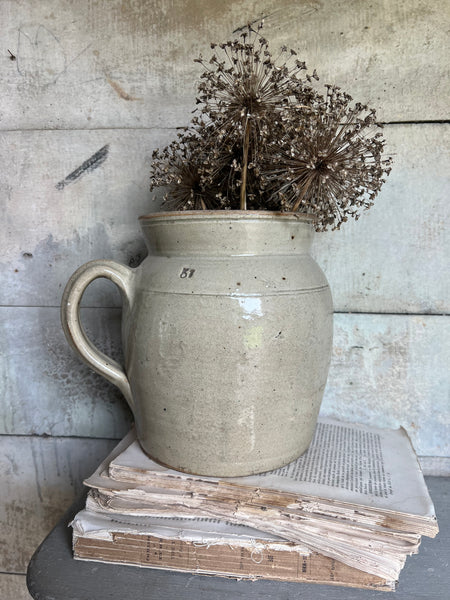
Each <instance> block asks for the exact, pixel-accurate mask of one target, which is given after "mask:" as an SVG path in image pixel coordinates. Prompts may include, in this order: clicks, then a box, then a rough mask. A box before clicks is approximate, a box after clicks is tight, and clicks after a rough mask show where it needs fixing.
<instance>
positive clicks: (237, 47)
mask: <svg viewBox="0 0 450 600" xmlns="http://www.w3.org/2000/svg"><path fill="white" fill-rule="evenodd" d="M261 28H262V24H261V25H260V26H259V27H258V29H257V30H255V29H253V28H252V26H251V25H248V27H247V28H246V31H245V32H244V33H243V34H241V36H240V39H236V40H234V41H228V42H226V43H223V44H219V45H218V46H217V45H216V44H211V48H212V49H213V50H216V49H218V51H220V52H218V55H219V56H218V55H216V54H214V55H213V56H212V57H211V59H210V60H209V62H206V61H205V60H203V59H202V58H199V59H197V62H199V63H201V64H202V65H203V67H204V68H205V72H204V73H203V74H202V76H201V77H202V81H201V83H200V85H199V95H198V98H197V103H198V104H200V105H202V108H201V112H202V114H203V116H205V117H207V119H208V120H209V122H210V123H211V124H213V126H214V127H215V129H216V131H217V148H218V149H219V150H218V152H219V153H220V154H222V155H223V154H228V155H233V157H234V158H233V160H234V161H237V164H238V166H239V169H238V170H239V171H240V181H239V183H240V208H241V209H245V208H247V202H246V196H247V185H248V176H249V170H250V169H251V168H255V167H257V166H258V162H259V159H260V156H261V154H262V149H263V148H264V146H265V144H266V141H267V139H268V138H270V136H271V133H272V127H273V124H274V123H275V122H276V121H277V119H278V118H279V116H280V111H281V110H282V109H283V108H284V107H286V106H289V105H291V104H299V103H302V102H306V101H310V98H311V97H314V96H315V93H314V92H313V90H312V88H311V87H310V86H305V84H304V81H303V80H302V79H301V77H300V74H301V73H302V71H305V70H306V65H305V63H304V62H300V61H299V60H296V59H294V56H295V55H296V53H295V52H294V51H293V50H291V51H288V49H287V48H286V47H283V48H282V49H281V51H280V54H279V56H278V57H276V58H275V59H274V58H273V57H272V55H271V53H270V51H269V44H268V42H267V40H266V39H265V38H264V37H262V36H261V35H260V29H261ZM216 51H217V50H216ZM283 55H284V56H286V55H287V56H286V58H285V59H284V62H283V61H282V56H283ZM312 77H314V78H317V74H316V72H315V71H314V73H313V75H312V76H310V75H306V79H307V80H309V81H311V79H312ZM220 148H221V149H220ZM236 148H237V149H238V151H239V155H238V156H237V157H236ZM254 183H255V182H254ZM253 187H255V186H254V185H253ZM257 191H258V192H259V190H257ZM250 193H251V192H250Z"/></svg>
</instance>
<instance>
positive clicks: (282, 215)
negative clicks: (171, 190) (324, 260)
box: [138, 210, 317, 223]
mask: <svg viewBox="0 0 450 600" xmlns="http://www.w3.org/2000/svg"><path fill="white" fill-rule="evenodd" d="M199 217H200V218H204V219H233V218H234V219H243V220H245V218H246V217H249V218H252V219H261V220H267V221H272V220H277V219H282V220H293V221H294V220H295V221H298V222H306V223H313V222H314V221H317V217H315V216H314V215H311V214H308V213H298V212H281V211H272V210H180V211H175V210H174V211H165V212H155V213H148V214H146V215H141V216H140V217H138V219H139V221H150V220H152V219H172V218H178V219H179V218H185V219H187V220H190V219H191V218H192V219H194V218H199Z"/></svg>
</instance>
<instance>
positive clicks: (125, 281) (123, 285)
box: [61, 260, 134, 410]
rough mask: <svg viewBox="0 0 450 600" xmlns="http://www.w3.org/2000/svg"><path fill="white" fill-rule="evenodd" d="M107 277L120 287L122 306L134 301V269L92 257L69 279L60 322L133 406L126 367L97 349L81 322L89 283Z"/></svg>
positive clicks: (84, 355)
mask: <svg viewBox="0 0 450 600" xmlns="http://www.w3.org/2000/svg"><path fill="white" fill-rule="evenodd" d="M98 277H104V278H106V279H109V280H111V281H112V282H113V283H115V284H116V285H117V287H118V288H119V289H120V292H121V296H122V302H123V306H124V307H125V306H127V307H128V308H129V306H130V305H131V299H132V289H133V288H132V279H133V271H132V269H130V268H128V267H126V266H125V265H121V264H120V263H117V262H115V261H112V260H93V261H91V262H88V263H86V264H84V265H83V266H81V267H80V268H79V269H78V270H77V271H75V273H74V274H73V275H72V277H71V278H70V279H69V281H68V282H67V285H66V288H65V290H64V294H63V297H62V300H61V322H62V326H63V330H64V333H65V336H66V338H67V341H68V342H69V344H70V345H71V346H72V348H73V349H74V350H75V352H76V353H77V354H78V355H79V356H80V358H81V359H82V360H83V361H84V362H85V363H87V364H88V365H89V366H90V367H91V368H92V369H94V371H96V372H97V373H99V374H100V375H103V377H105V378H106V379H108V381H111V382H112V383H114V385H116V386H117V387H118V388H119V389H120V391H121V392H122V394H123V395H124V396H125V399H126V401H127V402H128V404H129V405H130V408H131V409H132V410H133V407H134V403H133V397H132V394H131V388H130V383H129V381H128V377H127V375H126V373H125V370H124V369H123V367H122V366H121V365H119V363H118V362H116V361H115V360H113V359H111V358H108V356H106V354H104V353H103V352H101V351H100V350H98V349H97V348H96V347H95V346H94V344H93V343H92V342H91V341H90V340H89V338H88V337H87V335H86V333H85V331H84V329H83V326H82V325H81V322H80V302H81V298H82V297H83V294H84V291H85V290H86V288H87V286H88V285H89V284H90V283H91V282H92V281H94V279H97V278H98Z"/></svg>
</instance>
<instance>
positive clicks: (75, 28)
mask: <svg viewBox="0 0 450 600" xmlns="http://www.w3.org/2000/svg"><path fill="white" fill-rule="evenodd" d="M3 5H4V6H3V11H2V17H3V19H2V35H3V39H4V40H5V46H6V47H7V48H9V49H10V51H11V52H12V54H13V55H15V56H16V60H15V61H11V60H9V57H7V58H8V60H4V61H0V81H2V82H3V87H4V93H3V94H2V98H3V101H2V106H1V108H0V124H1V127H2V128H3V129H17V128H43V127H51V128H65V129H68V128H69V129H70V128H73V129H79V128H98V127H102V128H105V127H133V128H134V127H137V126H138V127H176V126H182V125H185V124H186V123H187V122H188V121H189V119H190V113H191V110H192V108H193V106H194V104H195V93H196V81H197V80H198V77H199V74H200V71H199V68H198V65H195V64H194V63H193V59H194V58H196V57H197V56H198V55H199V53H200V52H203V54H204V55H207V52H208V50H209V44H210V42H213V41H214V42H221V41H226V40H227V39H229V38H230V37H231V38H234V37H236V36H237V35H238V33H239V31H240V29H241V28H242V27H243V26H245V25H246V24H247V23H248V22H249V21H250V22H253V21H255V20H256V19H259V18H261V17H265V28H266V36H267V37H268V38H269V40H270V42H271V44H272V45H273V47H274V49H275V50H276V49H277V48H279V47H280V46H281V45H283V44H287V45H288V46H290V47H292V48H293V49H295V50H296V51H297V52H298V53H299V55H300V56H301V59H302V60H305V61H306V63H307V64H308V66H310V67H311V68H317V70H318V72H319V75H321V80H322V81H323V82H327V83H336V84H338V85H340V86H341V87H342V88H343V89H345V90H346V91H348V92H349V93H350V94H351V95H352V96H353V97H354V98H355V99H357V100H359V101H361V102H363V103H365V102H369V103H370V104H373V105H374V106H375V107H376V108H377V109H378V113H379V116H380V119H381V120H383V121H389V122H392V121H402V120H406V121H412V120H430V119H431V120H443V119H448V102H447V98H448V96H449V92H450V90H449V78H448V76H447V58H446V49H447V29H446V23H447V21H448V18H449V16H450V9H449V5H448V3H447V4H445V3H444V4H442V3H426V2H423V1H422V0H399V1H397V2H391V3H389V4H387V3H386V2H385V1H383V0H373V1H372V2H370V3H369V2H366V1H365V0H356V1H354V2H352V3H351V5H349V4H348V2H346V1H345V0H334V1H333V2H319V1H318V0H303V1H302V2H296V1H293V0H260V1H259V2H258V3H257V4H255V2H254V1H253V0H239V2H238V1H236V0H233V1H231V2H227V3H223V2H219V0H210V1H209V2H204V1H203V0H190V1H189V2H185V0H170V1H169V0H162V1H161V0H150V1H148V0H135V1H133V2H121V1H120V0H97V1H96V2H91V1H90V0H79V1H78V2H77V3H71V4H70V6H68V7H67V10H61V2H60V0H45V1H44V2H32V0H19V1H16V2H4V3H3ZM108 80H109V81H108ZM111 82H113V83H114V85H113V86H111ZM112 88H113V90H114V93H113V95H112V94H111V92H112ZM119 88H120V90H123V91H124V93H122V91H120V90H119ZM430 90H432V91H433V93H432V96H431V98H430ZM124 97H125V98H126V97H129V98H130V99H131V98H136V99H137V98H139V99H142V100H140V101H139V102H132V101H131V102H124Z"/></svg>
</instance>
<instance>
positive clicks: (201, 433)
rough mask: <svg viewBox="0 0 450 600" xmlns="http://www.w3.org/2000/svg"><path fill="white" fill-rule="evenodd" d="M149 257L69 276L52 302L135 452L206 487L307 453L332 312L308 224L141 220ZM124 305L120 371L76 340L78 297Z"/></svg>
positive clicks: (199, 217)
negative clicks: (98, 290)
mask: <svg viewBox="0 0 450 600" xmlns="http://www.w3.org/2000/svg"><path fill="white" fill-rule="evenodd" d="M140 224H141V227H142V231H143V233H144V236H145V240H146V244H147V247H148V257H147V258H146V259H145V260H144V261H143V263H142V264H141V265H140V266H139V267H138V268H136V269H130V268H128V267H126V266H124V265H121V264H119V263H116V262H114V261H110V260H96V261H93V262H89V263H87V264H85V265H84V266H82V267H80V269H78V270H77V271H76V272H75V273H74V275H73V276H72V277H71V279H70V280H69V282H68V284H67V286H66V289H65V292H64V296H63V300H62V323H63V328H64V331H65V334H66V336H67V339H68V341H69V343H70V344H71V345H72V346H73V348H74V349H75V350H76V351H77V352H78V354H79V355H80V357H81V358H82V359H83V360H84V361H85V362H86V363H87V364H88V365H89V366H91V367H92V368H93V369H94V370H95V371H97V372H98V373H100V374H101V375H103V376H104V377H106V379H108V380H109V381H112V382H113V383H114V384H115V385H117V386H118V387H119V388H120V390H121V391H122V392H123V394H124V396H125V398H126V399H127V401H128V403H129V405H130V407H131V410H132V411H133V414H134V418H135V422H136V429H137V435H138V439H139V441H140V443H141V446H142V447H143V449H144V450H145V452H146V453H147V454H148V455H149V456H150V457H152V458H153V459H155V460H156V461H158V462H160V463H162V464H165V465H168V466H170V467H172V468H174V469H177V470H181V471H186V472H190V473H196V474H201V475H212V476H222V477H224V476H238V475H248V474H252V473H258V472H262V471H267V470H271V469H274V468H277V467H280V466H282V465H285V464H287V463H288V462H290V461H292V460H294V459H295V458H297V457H298V456H300V455H301V454H302V453H303V452H304V451H305V450H306V449H307V448H308V445H309V443H310V441H311V438H312V435H313V432H314V428H315V425H316V419H317V415H318V412H319V408H320V403H321V400H322V395H323V391H324V387H325V383H326V379H327V373H328V367H329V362H330V354H331V343H332V320H333V309H332V300H331V294H330V290H329V287H328V283H327V281H326V279H325V276H324V274H323V273H322V271H321V270H320V268H319V267H318V265H317V263H316V262H315V261H314V260H313V259H312V258H311V256H310V254H309V250H310V246H311V241H312V237H313V235H314V228H313V226H312V222H311V220H310V219H309V218H308V217H307V216H298V215H294V214H287V213H273V212H250V211H206V212H203V211H192V212H178V213H156V214H150V215H147V216H144V217H141V218H140ZM97 277H106V278H107V279H110V280H111V281H113V282H114V283H115V284H116V285H117V286H118V287H119V289H120V291H121V294H122V298H123V309H122V337H123V349H124V357H125V367H124V368H123V367H122V366H120V365H119V364H118V363H117V362H115V361H113V360H111V359H110V358H108V357H107V356H105V355H104V354H103V353H101V352H100V351H99V350H97V349H96V348H95V347H94V345H93V344H92V342H90V340H88V339H87V337H86V335H85V333H84V331H83V329H82V327H81V325H80V317H79V305H80V301H81V297H82V295H83V292H84V290H85V289H86V287H87V286H88V285H89V283H90V282H92V281H93V280H94V279H96V278H97Z"/></svg>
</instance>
